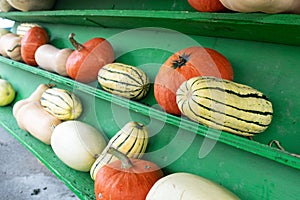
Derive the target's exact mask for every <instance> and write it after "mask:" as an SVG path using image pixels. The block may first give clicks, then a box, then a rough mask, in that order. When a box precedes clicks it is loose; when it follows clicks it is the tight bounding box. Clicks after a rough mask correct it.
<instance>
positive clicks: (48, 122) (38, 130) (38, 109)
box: [16, 101, 61, 145]
mask: <svg viewBox="0 0 300 200" xmlns="http://www.w3.org/2000/svg"><path fill="white" fill-rule="evenodd" d="M16 120H17V123H18V126H19V127H20V128H21V129H23V130H25V131H27V132H28V133H30V134H31V135H32V136H34V137H35V138H37V139H38V140H40V141H41V142H43V143H45V144H47V145H50V142H51V135H52V132H53V130H54V128H55V127H56V126H57V125H58V124H60V123H61V121H60V120H59V119H57V118H55V117H54V116H52V115H51V114H49V113H48V112H47V111H45V110H44V109H43V107H42V106H41V104H40V103H39V102H38V101H31V102H29V103H27V104H25V105H23V106H22V107H21V108H20V110H19V111H18V113H17V115H16Z"/></svg>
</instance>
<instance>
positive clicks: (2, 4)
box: [0, 0, 14, 12]
mask: <svg viewBox="0 0 300 200" xmlns="http://www.w3.org/2000/svg"><path fill="white" fill-rule="evenodd" d="M13 9H14V8H13V7H12V6H11V5H10V4H9V3H8V2H7V0H0V12H8V11H11V10H13Z"/></svg>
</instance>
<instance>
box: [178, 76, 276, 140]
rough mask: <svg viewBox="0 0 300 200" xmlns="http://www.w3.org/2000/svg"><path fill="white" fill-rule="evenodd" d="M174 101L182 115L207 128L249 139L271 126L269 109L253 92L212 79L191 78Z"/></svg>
mask: <svg viewBox="0 0 300 200" xmlns="http://www.w3.org/2000/svg"><path fill="white" fill-rule="evenodd" d="M176 101H177V104H178V107H179V109H180V111H181V112H182V114H183V115H185V116H187V117H188V118H190V119H192V120H194V121H196V122H199V123H201V124H204V125H206V126H208V127H211V128H215V129H218V130H223V131H227V132H230V133H234V134H237V135H243V136H253V135H255V134H257V133H261V132H263V131H265V130H266V129H267V128H268V126H269V125H270V123H271V120H272V115H273V108H272V103H271V102H270V101H269V100H268V99H267V97H266V96H265V95H264V94H263V93H261V92H259V91H257V90H256V89H254V88H252V87H250V86H247V85H243V84H239V83H235V82H233V81H228V80H224V79H220V78H214V77H195V78H192V79H190V80H188V81H185V82H184V83H182V85H181V86H180V88H179V89H178V90H177V93H176Z"/></svg>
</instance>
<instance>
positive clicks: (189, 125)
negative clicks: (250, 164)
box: [0, 56, 300, 178]
mask: <svg viewBox="0 0 300 200" xmlns="http://www.w3.org/2000/svg"><path fill="white" fill-rule="evenodd" d="M0 62H2V63H6V64H9V65H11V66H14V67H17V68H20V69H22V70H25V71H28V72H30V73H33V74H36V75H39V76H42V77H45V78H47V79H49V82H52V81H53V82H57V83H61V84H64V85H68V86H69V87H72V88H73V89H75V90H79V91H82V92H85V93H87V94H88V95H92V96H95V97H96V98H100V99H103V100H104V101H108V102H111V103H113V104H117V105H119V106H121V107H124V108H126V109H129V110H132V111H135V112H139V113H141V114H143V115H145V116H149V117H151V118H154V119H157V120H161V119H162V116H164V120H165V123H168V124H171V125H174V126H176V127H180V128H182V129H185V130H188V131H191V132H193V133H195V134H199V135H201V136H203V137H207V138H210V139H213V140H217V141H218V142H222V143H224V144H228V145H230V146H232V147H233V148H237V149H242V150H244V151H248V152H251V153H253V154H256V155H259V156H262V157H265V158H268V159H271V160H274V161H276V162H279V163H282V164H284V165H287V166H290V167H293V168H296V169H300V158H298V157H296V156H292V155H291V154H290V153H288V152H284V151H281V150H279V149H277V148H275V147H270V146H268V145H266V144H261V143H259V142H256V141H253V140H249V139H248V138H244V137H240V136H236V135H233V134H229V133H226V132H220V131H216V130H209V131H208V128H207V127H205V126H203V125H200V124H198V123H195V122H193V121H191V120H188V119H186V118H184V117H177V116H174V115H171V114H168V113H165V112H163V111H161V110H157V109H153V108H151V107H148V106H146V105H144V104H142V103H139V102H135V101H130V100H128V99H124V98H121V97H118V96H115V95H112V94H109V93H107V92H105V91H103V90H101V89H99V88H96V87H94V86H90V85H88V84H83V83H79V82H76V81H74V80H72V79H70V78H66V77H62V76H60V75H57V74H54V73H51V72H48V71H45V70H42V69H39V68H37V67H32V66H29V65H26V64H24V63H21V62H16V61H13V60H11V59H8V58H4V57H2V56H1V57H0ZM3 109H6V108H0V111H1V113H3V112H4V113H5V112H6V111H4V110H3ZM5 115H6V118H10V121H15V119H14V118H13V116H12V114H11V111H9V114H7V113H6V114H5ZM2 116H3V115H1V118H2ZM1 118H0V121H1V124H2V125H3V126H4V127H8V125H7V124H6V123H5V122H3V121H2V120H3V119H1ZM4 119H5V118H4ZM4 121H6V120H4ZM11 127H17V124H13V125H11ZM8 128H9V127H8ZM15 131H16V132H18V130H15ZM10 132H11V131H10ZM207 133H209V134H207ZM13 134H15V133H13ZM18 139H19V140H20V141H21V143H23V144H24V145H25V146H27V147H28V144H26V143H27V140H23V138H18ZM30 150H31V151H34V149H33V148H31V149H30ZM40 153H43V152H40ZM34 154H35V153H34ZM38 157H41V156H40V155H38ZM41 159H45V158H43V157H41ZM50 168H53V167H51V166H50ZM57 169H59V168H57ZM52 170H54V171H55V170H56V168H55V167H54V168H53V169H52ZM54 173H55V172H54ZM60 178H61V177H60Z"/></svg>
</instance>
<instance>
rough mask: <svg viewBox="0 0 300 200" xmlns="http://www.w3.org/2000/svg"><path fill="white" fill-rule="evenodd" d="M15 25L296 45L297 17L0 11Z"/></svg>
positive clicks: (299, 17)
mask: <svg viewBox="0 0 300 200" xmlns="http://www.w3.org/2000/svg"><path fill="white" fill-rule="evenodd" d="M0 17H2V18H6V19H10V20H14V21H17V22H41V23H44V22H47V23H54V24H70V25H83V26H99V27H104V28H127V29H128V28H140V27H162V28H168V29H172V30H176V31H179V32H182V33H185V34H191V35H203V36H211V37H225V38H234V39H242V40H253V41H262V42H272V43H281V44H288V45H300V36H299V34H298V33H299V30H300V15H296V14H265V13H235V12H229V13H206V12H193V11H165V10H51V11H32V12H6V13H5V12H0Z"/></svg>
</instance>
